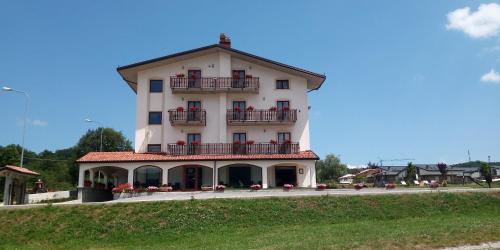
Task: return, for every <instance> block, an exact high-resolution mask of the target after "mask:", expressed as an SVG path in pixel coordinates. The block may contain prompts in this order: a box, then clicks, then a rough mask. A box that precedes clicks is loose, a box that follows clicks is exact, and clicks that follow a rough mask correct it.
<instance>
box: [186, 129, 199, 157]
mask: <svg viewBox="0 0 500 250" xmlns="http://www.w3.org/2000/svg"><path fill="white" fill-rule="evenodd" d="M187 143H188V145H187V147H188V148H187V149H188V151H187V153H188V154H190V155H196V154H200V150H201V145H200V143H201V134H188V135H187Z"/></svg>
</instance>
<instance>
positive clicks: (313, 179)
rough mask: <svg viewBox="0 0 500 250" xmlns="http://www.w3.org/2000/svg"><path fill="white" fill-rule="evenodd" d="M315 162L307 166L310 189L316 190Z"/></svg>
mask: <svg viewBox="0 0 500 250" xmlns="http://www.w3.org/2000/svg"><path fill="white" fill-rule="evenodd" d="M315 163H316V162H314V163H313V164H311V165H309V175H310V177H311V187H312V188H316V164H315Z"/></svg>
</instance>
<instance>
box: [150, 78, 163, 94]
mask: <svg viewBox="0 0 500 250" xmlns="http://www.w3.org/2000/svg"><path fill="white" fill-rule="evenodd" d="M149 92H151V93H161V92H163V80H150V81H149Z"/></svg>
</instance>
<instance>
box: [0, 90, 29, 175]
mask: <svg viewBox="0 0 500 250" xmlns="http://www.w3.org/2000/svg"><path fill="white" fill-rule="evenodd" d="M2 90H3V91H6V92H16V93H21V94H24V97H25V103H24V120H23V139H22V142H21V164H20V167H23V165H24V138H25V137H26V123H27V121H26V115H27V113H28V101H29V95H28V93H26V92H24V91H21V90H16V89H13V88H9V87H2Z"/></svg>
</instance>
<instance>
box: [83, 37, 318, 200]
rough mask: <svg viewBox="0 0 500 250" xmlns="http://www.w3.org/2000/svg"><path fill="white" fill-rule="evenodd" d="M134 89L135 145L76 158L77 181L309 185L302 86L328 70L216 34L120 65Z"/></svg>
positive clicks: (311, 168) (310, 86) (311, 170)
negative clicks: (250, 49)
mask: <svg viewBox="0 0 500 250" xmlns="http://www.w3.org/2000/svg"><path fill="white" fill-rule="evenodd" d="M117 71H118V73H119V74H120V75H121V77H122V78H123V80H124V81H125V83H126V84H127V85H128V86H129V87H130V88H131V89H132V91H134V92H135V93H136V95H137V100H136V114H137V117H136V132H135V152H91V153H89V154H87V155H85V156H84V157H82V158H81V159H79V160H78V163H79V165H80V176H79V187H81V188H84V187H86V188H89V189H90V188H95V187H96V186H97V183H98V182H102V184H99V186H100V187H101V188H102V186H103V184H104V186H108V185H109V184H111V183H112V184H113V185H115V186H116V185H118V184H122V183H130V184H132V185H134V186H136V187H137V186H142V187H147V186H161V185H165V184H166V185H169V186H172V187H173V188H174V190H199V189H200V188H201V187H202V186H215V185H217V184H224V185H226V186H229V187H235V188H240V187H242V188H243V187H248V186H249V185H251V184H261V185H262V187H263V188H269V187H277V186H282V185H284V184H294V185H295V186H298V187H315V186H316V173H315V162H316V160H318V156H317V155H316V154H314V153H313V152H312V151H311V150H310V143H309V109H310V107H309V104H308V92H309V91H311V90H317V89H319V88H320V87H321V85H322V84H323V82H324V81H325V78H326V77H325V75H321V74H317V73H313V72H310V71H307V70H304V69H300V68H297V67H293V66H289V65H286V64H283V63H279V62H275V61H272V60H269V59H266V58H262V57H259V56H255V55H252V54H249V53H246V52H242V51H239V50H236V49H233V48H231V41H230V40H229V38H228V37H226V36H224V35H223V34H221V37H220V41H219V43H218V44H214V45H210V46H206V47H202V48H197V49H193V50H189V51H184V52H180V53H176V54H172V55H168V56H164V57H159V58H155V59H151V60H147V61H143V62H138V63H134V64H131V65H127V66H123V67H119V68H118V69H117Z"/></svg>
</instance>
